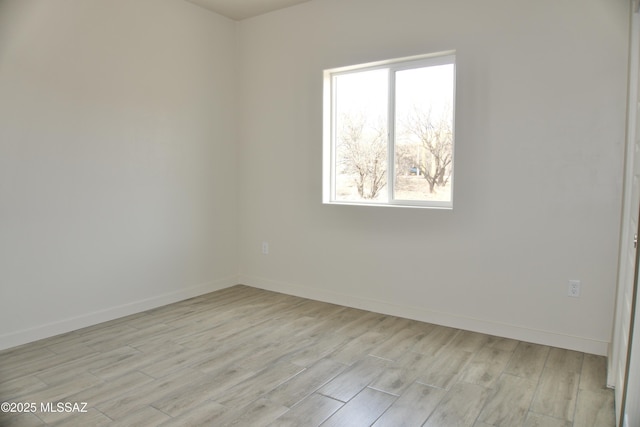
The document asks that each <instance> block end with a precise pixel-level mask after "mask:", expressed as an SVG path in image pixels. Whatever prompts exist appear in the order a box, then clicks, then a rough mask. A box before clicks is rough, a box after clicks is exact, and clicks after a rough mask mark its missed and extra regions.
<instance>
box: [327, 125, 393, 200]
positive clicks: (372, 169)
mask: <svg viewBox="0 0 640 427" xmlns="http://www.w3.org/2000/svg"><path fill="white" fill-rule="evenodd" d="M339 123H340V127H339V130H338V141H337V149H338V161H339V162H340V163H341V165H342V167H343V168H344V171H345V172H346V173H348V174H352V175H353V176H354V181H355V184H356V188H357V189H358V194H359V195H360V197H362V198H363V199H375V198H376V197H377V196H378V194H379V193H380V190H382V189H383V188H384V186H385V185H386V183H387V180H386V176H387V141H386V135H387V132H386V130H385V127H384V125H381V124H378V125H375V126H367V123H366V120H365V118H364V116H363V115H354V114H349V115H343V116H342V117H341V118H340V121H339Z"/></svg>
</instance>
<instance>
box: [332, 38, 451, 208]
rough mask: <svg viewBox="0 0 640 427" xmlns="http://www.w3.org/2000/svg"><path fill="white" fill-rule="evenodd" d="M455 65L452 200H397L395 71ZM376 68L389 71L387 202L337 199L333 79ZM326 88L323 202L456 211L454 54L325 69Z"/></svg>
mask: <svg viewBox="0 0 640 427" xmlns="http://www.w3.org/2000/svg"><path fill="white" fill-rule="evenodd" d="M445 64H452V65H453V105H452V112H453V123H452V131H453V139H452V148H451V149H452V153H451V158H452V160H451V178H450V183H451V200H450V201H435V200H434V201H429V200H403V199H395V198H394V194H393V192H394V188H395V179H396V176H395V149H394V144H395V140H394V139H395V138H394V137H395V129H394V127H395V111H394V110H395V72H396V71H401V70H409V69H413V68H423V67H429V66H437V65H445ZM376 69H388V70H389V96H388V107H387V108H388V110H387V111H388V123H387V126H388V127H387V131H388V139H387V148H388V150H387V152H388V160H387V185H386V186H387V188H386V191H387V192H388V201H386V202H380V201H366V200H357V201H351V200H349V201H345V200H336V198H335V194H336V183H335V174H336V170H335V166H336V140H337V136H336V129H335V128H336V126H335V124H336V123H337V118H336V106H335V102H336V94H335V85H334V79H335V77H336V76H340V75H344V74H348V73H354V72H362V71H370V70H376ZM323 74H324V87H323V89H324V90H323V132H322V134H323V162H322V202H323V203H324V204H333V205H357V206H391V207H413V208H436V209H453V188H454V187H453V184H454V182H453V181H454V180H453V178H454V163H455V110H456V109H455V100H456V56H455V51H446V52H438V53H432V54H426V55H418V56H411V57H405V58H397V59H390V60H385V61H378V62H371V63H366V64H359V65H353V66H347V67H340V68H332V69H327V70H324V72H323Z"/></svg>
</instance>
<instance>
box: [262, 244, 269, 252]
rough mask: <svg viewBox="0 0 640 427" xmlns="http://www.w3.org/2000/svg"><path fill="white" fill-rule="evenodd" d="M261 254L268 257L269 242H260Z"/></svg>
mask: <svg viewBox="0 0 640 427" xmlns="http://www.w3.org/2000/svg"><path fill="white" fill-rule="evenodd" d="M262 254H263V255H269V242H262Z"/></svg>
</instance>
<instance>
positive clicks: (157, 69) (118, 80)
mask: <svg viewBox="0 0 640 427" xmlns="http://www.w3.org/2000/svg"><path fill="white" fill-rule="evenodd" d="M236 31H237V24H236V23H235V22H233V21H231V20H228V19H226V18H223V17H221V16H218V15H215V14H213V13H210V12H207V11H205V10H204V9H201V8H199V7H197V6H195V5H193V4H191V3H187V2H183V1H175V0H136V1H129V0H93V1H86V0H56V1H49V0H29V1H26V0H2V1H0V348H5V347H10V346H13V345H16V344H20V343H22V342H26V341H29V340H33V339H37V338H40V337H44V336H48V335H53V334H56V333H60V332H64V331H67V330H70V329H74V328H77V327H80V326H85V325H88V324H92V323H96V322H99V321H102V320H106V319H110V318H114V317H118V316H121V315H124V314H128V313H132V312H136V311H140V310H142V309H146V308H149V307H153V306H157V305H161V304H164V303H167V302H172V301H175V300H179V299H183V298H186V297H189V296H193V295H196V294H200V293H204V292H207V291H210V290H214V289H218V288H220V287H224V286H229V285H232V284H235V283H236V275H237V268H238V267H237V250H236V247H237V243H236V241H237V226H238V223H237V220H236V217H237V215H236V209H237V197H236V191H235V190H236V184H235V176H236V169H235V165H236V163H237V161H236V160H237V159H236V153H237V150H236V146H235V137H236V135H235V118H236V117H237V103H236V89H237V87H236V82H237V80H236V78H235V75H236V71H237V70H236V68H235V66H236V63H237V62H236V56H237V50H236V41H237V34H236Z"/></svg>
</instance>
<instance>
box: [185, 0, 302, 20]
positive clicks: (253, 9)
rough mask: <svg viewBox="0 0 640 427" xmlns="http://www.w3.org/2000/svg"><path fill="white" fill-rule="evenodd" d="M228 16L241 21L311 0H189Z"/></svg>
mask: <svg viewBox="0 0 640 427" xmlns="http://www.w3.org/2000/svg"><path fill="white" fill-rule="evenodd" d="M187 1H189V2H191V3H195V4H197V5H198V6H202V7H204V8H207V9H209V10H212V11H214V12H216V13H219V14H220V15H224V16H226V17H227V18H231V19H234V20H236V21H240V20H242V19H246V18H251V17H252V16H257V15H262V14H263V13H267V12H271V11H273V10H278V9H282V8H285V7H289V6H293V5H296V4H299V3H304V2H307V1H309V0H187Z"/></svg>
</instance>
